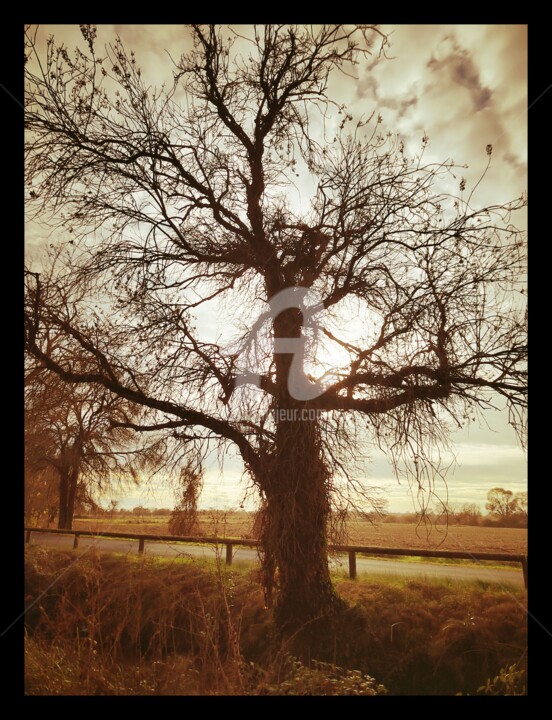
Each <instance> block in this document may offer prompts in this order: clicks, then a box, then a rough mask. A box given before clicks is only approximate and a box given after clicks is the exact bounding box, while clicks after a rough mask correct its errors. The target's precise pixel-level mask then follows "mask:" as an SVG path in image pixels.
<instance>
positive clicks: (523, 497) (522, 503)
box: [515, 492, 527, 518]
mask: <svg viewBox="0 0 552 720" xmlns="http://www.w3.org/2000/svg"><path fill="white" fill-rule="evenodd" d="M515 498H516V502H517V506H516V507H517V512H518V513H519V514H520V515H521V516H522V517H524V518H527V493H526V492H518V493H516V496H515Z"/></svg>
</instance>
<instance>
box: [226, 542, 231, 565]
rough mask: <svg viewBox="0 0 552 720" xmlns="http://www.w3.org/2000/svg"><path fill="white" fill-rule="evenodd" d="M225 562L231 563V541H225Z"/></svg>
mask: <svg viewBox="0 0 552 720" xmlns="http://www.w3.org/2000/svg"><path fill="white" fill-rule="evenodd" d="M226 564H227V565H232V543H226Z"/></svg>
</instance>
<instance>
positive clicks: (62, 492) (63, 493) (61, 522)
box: [58, 468, 69, 530]
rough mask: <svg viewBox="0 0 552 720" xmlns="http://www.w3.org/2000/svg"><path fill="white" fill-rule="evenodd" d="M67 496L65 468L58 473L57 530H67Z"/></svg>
mask: <svg viewBox="0 0 552 720" xmlns="http://www.w3.org/2000/svg"><path fill="white" fill-rule="evenodd" d="M68 494H69V477H68V472H67V470H66V469H65V468H63V469H62V470H61V471H60V475H59V512H58V529H59V530H67V529H68V527H67V498H68Z"/></svg>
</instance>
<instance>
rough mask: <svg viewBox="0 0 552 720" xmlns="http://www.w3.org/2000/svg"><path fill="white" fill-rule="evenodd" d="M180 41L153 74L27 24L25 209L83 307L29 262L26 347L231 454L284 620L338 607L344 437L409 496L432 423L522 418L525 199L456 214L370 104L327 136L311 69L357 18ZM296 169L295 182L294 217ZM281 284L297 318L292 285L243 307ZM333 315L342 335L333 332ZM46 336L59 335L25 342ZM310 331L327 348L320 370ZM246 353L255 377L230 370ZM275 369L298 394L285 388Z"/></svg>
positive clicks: (420, 161)
mask: <svg viewBox="0 0 552 720" xmlns="http://www.w3.org/2000/svg"><path fill="white" fill-rule="evenodd" d="M190 32H191V34H192V37H193V42H194V47H193V49H192V50H191V51H190V52H188V53H186V54H184V55H183V56H182V57H181V58H180V59H179V60H177V61H176V62H175V70H174V76H173V79H172V83H170V84H169V85H168V86H167V87H164V88H161V89H159V90H156V89H153V88H151V87H150V86H148V84H147V83H146V82H145V81H144V79H143V75H142V73H141V70H140V68H139V65H138V63H137V60H136V58H135V56H134V53H133V52H128V51H127V50H126V49H125V48H124V47H123V45H122V43H121V41H120V40H119V39H117V40H115V42H114V44H113V45H111V46H110V47H108V48H107V50H106V54H105V55H104V56H99V55H98V54H97V51H96V47H95V29H94V27H92V26H83V27H82V33H83V37H84V39H85V40H86V48H85V50H77V51H76V53H74V54H71V55H70V54H69V52H68V50H67V49H66V48H65V47H56V46H55V43H54V41H53V40H51V41H49V42H48V46H47V50H46V57H40V56H39V53H38V51H37V47H36V42H35V37H34V35H33V34H32V33H31V32H28V33H27V53H28V55H29V61H28V62H27V65H26V68H27V69H26V82H27V84H26V94H27V109H26V128H27V132H28V142H27V146H26V162H27V181H28V183H29V208H30V209H31V210H32V211H33V212H34V213H35V214H36V215H35V217H36V218H37V219H39V220H41V221H42V222H46V220H48V222H49V223H51V224H54V225H60V226H62V227H63V228H64V229H65V232H70V233H71V234H72V238H74V240H72V242H75V247H77V248H78V252H76V253H74V254H73V255H72V261H71V268H70V269H71V274H70V277H71V282H73V283H75V282H80V283H84V284H85V285H86V287H87V288H89V291H90V298H93V297H94V296H95V297H96V301H97V302H99V303H100V304H101V307H100V309H99V310H94V309H93V308H92V306H91V302H87V303H85V302H83V301H80V302H79V301H77V300H76V299H74V298H73V296H72V295H71V293H70V292H68V291H67V290H66V284H67V277H68V275H67V274H66V275H63V276H60V278H59V280H58V283H57V285H55V284H54V283H52V284H51V285H49V286H48V287H46V286H41V285H40V283H34V284H33V282H32V278H31V279H30V282H29V284H28V288H27V289H28V294H27V306H26V307H27V311H26V342H27V348H28V350H29V352H30V353H32V354H33V355H34V357H36V358H37V359H38V360H39V361H40V363H42V364H43V365H44V367H46V368H48V369H49V370H51V371H53V372H55V373H57V374H58V375H59V376H60V377H61V378H63V379H64V380H66V381H68V382H71V383H96V384H99V385H101V386H103V387H104V388H107V389H109V390H110V391H111V392H113V393H116V394H117V395H119V396H121V397H123V398H125V399H126V400H129V401H131V402H133V403H137V404H139V405H142V406H143V407H145V408H149V409H150V410H151V415H152V417H151V420H150V421H149V422H148V423H129V426H131V427H133V428H134V429H137V430H143V431H148V430H149V431H152V430H156V429H168V430H170V431H171V432H173V433H174V435H175V436H176V437H178V439H179V440H180V441H181V442H184V443H189V444H191V445H194V446H195V447H196V448H197V449H198V451H203V452H205V451H206V450H205V448H212V447H213V445H215V446H217V447H218V448H219V450H221V451H223V450H225V448H227V447H228V446H229V445H233V446H235V448H237V450H238V451H239V453H240V454H241V457H242V459H243V463H244V467H245V470H246V472H247V474H248V475H249V477H250V478H251V479H252V481H253V482H254V483H255V484H256V486H257V487H258V489H259V491H260V494H261V497H262V501H263V507H264V508H265V512H264V513H263V517H264V524H263V531H262V536H263V542H264V549H265V559H266V562H267V563H268V565H267V567H268V569H269V570H270V571H271V572H270V573H269V575H271V577H272V578H274V575H273V573H272V571H273V570H277V575H276V581H277V602H276V617H277V618H278V620H279V621H280V622H281V623H288V622H289V623H292V624H293V623H297V622H301V621H303V620H305V619H308V618H312V617H315V616H317V615H318V614H320V613H328V612H331V611H332V610H334V609H337V608H339V607H340V606H341V603H340V601H339V599H338V598H337V596H336V595H335V592H334V590H333V588H332V584H331V580H330V575H329V571H328V563H327V522H328V518H329V509H330V498H331V496H332V493H334V492H341V491H342V484H340V483H341V480H342V478H343V477H347V478H349V480H351V481H352V480H354V478H355V475H354V471H351V470H350V463H351V461H352V460H354V459H355V456H356V455H357V454H358V452H359V447H360V444H361V443H362V441H363V438H365V437H366V436H368V437H369V438H370V440H371V442H373V443H374V444H376V445H377V446H379V447H381V448H383V449H384V450H386V451H387V452H388V454H389V457H390V459H391V461H392V463H393V465H394V467H395V468H396V470H397V472H404V473H407V474H408V475H409V477H411V479H412V480H413V481H414V482H415V483H417V484H418V486H419V487H420V488H422V487H425V488H429V489H431V488H432V487H433V481H434V478H435V476H436V474H438V473H441V472H443V471H444V470H443V468H442V463H441V462H440V455H439V454H440V450H441V448H442V447H443V443H444V442H445V441H446V438H447V434H448V431H449V429H450V426H451V425H452V426H459V425H462V424H464V423H465V422H469V419H470V418H471V417H472V416H473V415H474V413H476V412H477V411H478V410H483V409H485V408H486V407H490V406H491V404H492V402H493V398H497V397H498V398H502V401H503V402H504V403H505V405H506V406H507V408H508V412H509V413H510V419H511V422H512V423H513V424H515V425H516V427H518V428H520V427H521V425H522V420H523V410H524V408H525V389H526V380H525V325H524V314H523V311H522V309H520V305H519V300H520V298H521V296H520V295H519V285H517V283H518V282H519V279H520V275H521V273H522V272H523V270H524V249H525V244H524V238H523V236H522V234H521V233H520V232H518V230H517V229H516V228H515V226H514V225H512V223H511V214H512V212H514V211H515V210H517V209H519V208H521V207H523V206H524V204H525V200H524V199H523V198H520V199H517V200H514V201H513V202H510V203H507V204H505V205H496V206H487V207H483V208H478V207H476V205H475V201H474V193H473V191H471V192H468V190H467V189H466V182H465V180H463V179H461V180H458V179H456V180H454V174H453V173H455V172H457V170H456V169H455V166H454V165H453V163H452V162H449V161H447V162H444V163H442V164H435V163H431V162H428V161H425V160H424V150H425V147H426V145H427V138H424V141H423V143H422V147H421V148H420V151H419V152H418V153H417V154H412V153H410V154H409V153H408V152H407V150H406V149H405V146H404V144H403V142H402V140H401V138H400V137H397V136H394V135H385V133H383V132H382V131H381V123H380V118H379V117H376V116H373V117H372V118H369V119H368V120H366V121H360V120H359V121H358V123H357V124H356V126H354V127H351V125H352V121H351V116H350V115H349V114H348V113H347V111H346V110H345V109H344V108H342V107H339V106H337V105H336V104H335V103H333V102H332V99H331V98H330V97H329V96H328V94H327V87H328V77H329V75H330V73H332V72H339V71H340V70H342V71H344V72H350V71H351V70H352V68H353V67H354V64H355V62H356V61H358V60H359V58H361V57H362V56H365V55H367V54H368V53H370V52H371V51H372V50H373V48H374V45H373V44H374V42H376V41H377V42H378V43H380V44H383V45H384V44H385V40H386V39H385V37H383V36H382V35H381V33H380V32H379V31H378V29H377V28H375V27H366V26H341V25H334V26H323V27H318V28H311V27H296V26H280V25H268V26H264V27H262V28H253V29H252V31H251V33H250V34H249V36H247V37H245V36H240V37H237V39H236V42H235V43H233V42H232V40H231V39H229V36H230V35H231V33H230V32H229V31H227V30H226V29H224V28H217V27H214V26H210V27H203V26H192V28H191V30H190ZM332 113H333V114H332ZM336 118H337V123H334V122H333V121H334V120H335V119H336ZM326 120H327V121H328V122H327V123H326ZM491 156H492V148H491V147H490V146H488V147H487V166H488V164H489V163H490V162H491ZM460 172H461V171H460ZM297 176H301V178H300V179H302V178H305V177H307V178H309V181H310V183H311V184H310V187H312V192H311V193H310V197H309V199H308V202H303V203H302V205H301V207H300V208H298V207H297V206H296V204H294V203H293V202H292V196H291V195H292V191H293V190H294V182H295V180H296V177H297ZM453 182H454V183H456V187H458V184H457V183H459V189H458V190H457V192H456V193H455V192H452V191H451V187H452V183H453ZM474 189H475V188H474ZM291 288H296V289H299V288H303V289H308V290H309V291H310V292H311V293H313V294H315V295H316V296H317V297H318V298H319V299H320V303H319V305H318V306H317V307H318V309H323V311H324V312H323V313H321V316H322V315H323V317H324V321H322V320H320V321H319V322H318V321H317V322H318V329H317V331H316V332H315V330H313V327H314V325H313V322H312V315H313V312H314V311H313V308H312V305H309V304H308V303H307V302H306V300H304V297H303V296H304V292H301V291H299V290H298V291H297V293H296V295H297V296H298V297H300V298H301V301H300V302H299V301H298V302H297V307H296V308H288V309H283V310H282V311H281V312H274V313H272V314H271V313H270V312H268V313H265V315H264V316H263V317H264V318H265V319H266V322H265V323H264V325H263V323H262V322H261V321H257V318H258V317H259V315H260V314H261V311H266V308H267V307H269V309H273V308H274V307H275V305H274V304H275V302H276V299H277V298H279V297H281V293H282V291H289V290H290V289H291ZM292 292H293V291H292ZM514 293H515V295H514ZM63 294H64V297H65V301H64V302H63V303H61V302H60V301H59V297H60V296H61V295H63ZM214 301H217V302H218V307H219V308H223V309H224V308H226V314H227V317H228V318H230V317H232V316H233V317H234V319H235V320H237V321H239V322H241V323H242V327H243V328H244V333H243V335H242V337H241V341H242V342H241V343H240V342H238V340H239V338H235V340H236V342H235V343H234V345H233V346H232V349H231V352H229V351H228V350H227V348H225V347H224V344H223V343H222V342H213V341H212V340H209V341H207V339H206V338H205V337H203V336H202V334H201V332H200V330H198V329H197V327H196V319H197V317H198V313H199V312H201V309H202V307H205V306H209V303H212V302H214ZM309 302H310V301H309ZM270 303H272V306H271V305H270ZM347 303H348V305H347ZM267 304H268V305H267ZM344 307H345V308H348V309H349V311H350V309H351V308H352V307H353V308H354V310H355V313H357V315H358V325H359V328H360V330H359V338H360V339H359V341H358V342H351V341H350V339H349V338H345V337H343V336H340V332H339V328H340V327H341V326H342V325H343V323H344V320H343V318H344V314H343V313H344V312H347V311H346V310H345V311H343V308H344ZM309 308H310V309H309ZM332 318H333V320H332ZM340 318H341V320H340ZM332 322H333V325H332ZM253 326H254V327H255V328H256V329H258V328H260V333H259V334H260V336H261V337H260V339H259V340H258V342H257V343H256V344H255V343H253V342H250V335H249V332H248V331H249V329H250V328H251V327H253ZM48 327H55V328H56V329H58V330H59V331H61V332H62V333H63V335H64V338H65V341H66V342H65V344H64V346H63V348H62V349H55V348H54V349H49V348H47V347H46V343H45V341H44V337H45V333H46V332H47V328H48ZM263 328H264V329H263ZM266 328H268V331H267V332H265V330H266ZM315 329H316V328H315ZM263 332H264V336H263ZM289 339H291V341H292V343H293V341H295V344H293V345H292V346H293V348H294V349H293V350H290V349H289V347H290V346H289V344H288V345H287V349H284V350H283V351H282V350H279V348H281V347H284V345H282V342H284V343H285V342H288V343H289ZM272 341H274V343H275V344H274V346H272V345H271V344H270V343H271V342H272ZM301 342H303V343H304V346H305V347H304V350H303V351H302V352H303V353H304V357H305V358H310V364H309V365H308V366H307V365H306V364H305V363H304V362H302V359H303V354H302V352H300V351H299V346H298V343H301ZM316 343H318V344H319V345H320V344H321V343H325V344H328V345H330V344H331V345H333V346H334V347H337V348H339V349H340V350H341V351H342V352H345V353H346V356H347V358H348V360H347V362H346V363H345V364H344V365H343V366H342V367H341V368H340V369H339V371H337V372H334V373H333V374H331V373H330V374H328V375H324V374H323V371H324V366H323V365H322V364H321V363H320V361H318V362H317V360H316V355H317V353H316V348H317V345H316ZM253 350H254V352H253ZM247 352H250V355H251V354H252V356H253V357H254V360H255V363H256V365H255V366H253V365H252V366H250V368H249V369H250V370H252V371H253V375H254V377H253V376H249V377H250V379H253V380H254V383H255V384H256V385H257V388H256V389H254V390H253V389H249V388H243V387H237V385H238V386H239V385H240V383H237V384H236V378H237V377H238V376H240V375H242V376H243V375H244V372H243V367H241V366H240V362H242V360H243V357H244V356H245V355H247ZM71 353H80V354H84V355H85V356H86V359H87V363H89V365H88V367H90V368H91V367H93V370H92V369H91V370H87V371H86V372H83V371H82V370H79V369H78V368H75V366H74V365H73V364H72V362H71ZM292 365H293V368H294V370H293V372H294V373H295V376H294V377H295V379H296V380H297V381H298V382H299V385H301V387H302V388H303V389H305V388H306V390H307V393H306V394H307V395H308V399H298V398H297V393H296V392H294V391H293V388H291V389H290V382H289V381H290V377H291V369H292ZM297 368H298V369H297ZM326 369H327V368H326ZM307 370H308V374H307ZM246 377H247V376H246ZM269 411H276V413H275V414H270V412H269ZM357 487H358V486H357ZM359 489H360V490H361V489H362V488H359ZM430 494H431V493H430Z"/></svg>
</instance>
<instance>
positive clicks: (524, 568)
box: [521, 555, 527, 590]
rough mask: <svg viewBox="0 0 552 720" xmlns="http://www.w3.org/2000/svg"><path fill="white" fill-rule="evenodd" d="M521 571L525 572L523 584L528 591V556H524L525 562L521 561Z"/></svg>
mask: <svg viewBox="0 0 552 720" xmlns="http://www.w3.org/2000/svg"><path fill="white" fill-rule="evenodd" d="M521 569H522V570H523V583H524V585H525V589H526V590H527V555H524V556H523V560H522V561H521Z"/></svg>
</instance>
